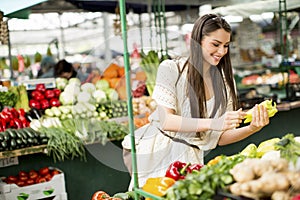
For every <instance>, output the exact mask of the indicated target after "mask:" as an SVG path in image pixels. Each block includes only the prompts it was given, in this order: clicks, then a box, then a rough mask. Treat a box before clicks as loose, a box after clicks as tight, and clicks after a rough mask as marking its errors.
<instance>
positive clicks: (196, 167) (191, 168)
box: [187, 163, 203, 173]
mask: <svg viewBox="0 0 300 200" xmlns="http://www.w3.org/2000/svg"><path fill="white" fill-rule="evenodd" d="M202 167H203V165H201V164H198V163H195V164H191V165H190V166H189V167H188V168H187V172H188V173H192V172H193V171H199V170H200V169H201V168H202Z"/></svg>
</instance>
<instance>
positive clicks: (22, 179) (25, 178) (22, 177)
mask: <svg viewBox="0 0 300 200" xmlns="http://www.w3.org/2000/svg"><path fill="white" fill-rule="evenodd" d="M19 180H20V181H24V182H26V181H27V180H28V176H19Z"/></svg>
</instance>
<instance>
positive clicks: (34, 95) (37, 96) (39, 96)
mask: <svg viewBox="0 0 300 200" xmlns="http://www.w3.org/2000/svg"><path fill="white" fill-rule="evenodd" d="M31 97H32V99H34V100H38V101H40V100H42V99H44V98H45V97H44V95H43V94H42V93H41V92H40V91H37V90H34V91H32V92H31Z"/></svg>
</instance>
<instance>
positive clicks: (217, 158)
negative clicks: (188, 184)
mask: <svg viewBox="0 0 300 200" xmlns="http://www.w3.org/2000/svg"><path fill="white" fill-rule="evenodd" d="M221 158H222V156H216V157H215V158H213V159H211V160H210V161H209V162H208V163H207V166H212V165H215V164H217V163H218V162H219V161H220V160H221Z"/></svg>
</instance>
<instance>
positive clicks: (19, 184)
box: [16, 180, 25, 187]
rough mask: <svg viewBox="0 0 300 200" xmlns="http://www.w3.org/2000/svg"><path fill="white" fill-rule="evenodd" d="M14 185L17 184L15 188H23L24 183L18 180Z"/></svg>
mask: <svg viewBox="0 0 300 200" xmlns="http://www.w3.org/2000/svg"><path fill="white" fill-rule="evenodd" d="M16 184H17V186H19V187H23V186H25V181H21V180H18V181H17V182H16Z"/></svg>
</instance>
